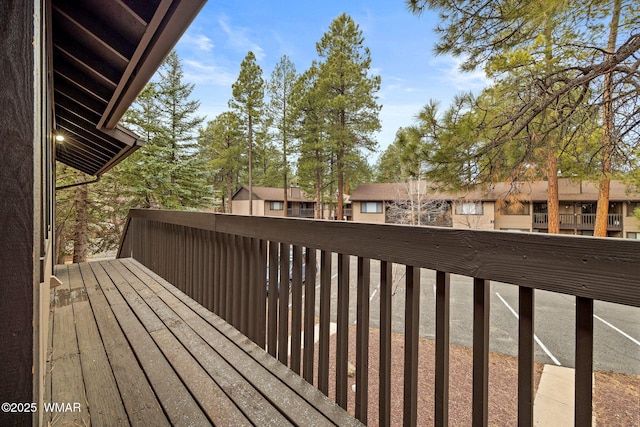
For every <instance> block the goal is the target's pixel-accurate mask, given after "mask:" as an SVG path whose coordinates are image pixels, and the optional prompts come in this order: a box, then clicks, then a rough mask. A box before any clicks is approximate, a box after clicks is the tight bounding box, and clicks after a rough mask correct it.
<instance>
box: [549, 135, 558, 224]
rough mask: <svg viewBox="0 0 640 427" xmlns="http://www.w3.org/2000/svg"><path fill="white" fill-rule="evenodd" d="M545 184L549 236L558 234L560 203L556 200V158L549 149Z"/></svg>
mask: <svg viewBox="0 0 640 427" xmlns="http://www.w3.org/2000/svg"><path fill="white" fill-rule="evenodd" d="M549 145H551V144H549ZM550 148H552V147H550ZM547 183H548V190H547V223H548V224H547V227H548V229H547V232H548V233H550V234H558V233H560V201H559V200H558V193H559V192H558V158H557V157H556V154H555V152H554V151H552V150H551V149H550V150H549V153H548V154H547Z"/></svg>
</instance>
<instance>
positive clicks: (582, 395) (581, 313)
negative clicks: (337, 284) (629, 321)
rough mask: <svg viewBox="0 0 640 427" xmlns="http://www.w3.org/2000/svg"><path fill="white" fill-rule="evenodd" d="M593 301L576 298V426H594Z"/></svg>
mask: <svg viewBox="0 0 640 427" xmlns="http://www.w3.org/2000/svg"><path fill="white" fill-rule="evenodd" d="M592 375H593V300H592V299H590V298H584V297H576V372H575V425H576V426H590V425H591V424H592V416H593V415H592V406H591V405H592V399H593V391H592V387H593V379H592Z"/></svg>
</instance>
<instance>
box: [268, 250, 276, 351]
mask: <svg viewBox="0 0 640 427" xmlns="http://www.w3.org/2000/svg"><path fill="white" fill-rule="evenodd" d="M268 256H269V279H268V280H269V292H268V294H267V322H268V326H267V328H268V331H267V340H268V345H267V348H268V350H269V354H271V355H272V356H273V357H276V356H277V354H278V349H277V346H278V291H277V286H278V243H277V242H273V241H270V242H269V255H268Z"/></svg>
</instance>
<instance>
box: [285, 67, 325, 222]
mask: <svg viewBox="0 0 640 427" xmlns="http://www.w3.org/2000/svg"><path fill="white" fill-rule="evenodd" d="M317 78H318V76H317V67H315V66H313V67H311V68H310V69H309V70H307V71H306V72H305V73H303V74H302V75H301V76H300V77H299V78H298V79H297V80H296V83H295V85H294V96H293V101H294V108H293V115H294V117H295V126H294V132H295V137H296V138H297V139H298V141H299V143H300V145H299V157H298V170H297V175H298V178H299V180H300V187H301V188H302V190H303V191H305V192H306V193H308V194H313V195H314V199H315V202H316V203H315V218H319V219H321V218H323V214H324V210H323V204H324V202H325V201H329V200H331V199H333V194H331V193H332V192H331V191H330V190H329V188H330V186H331V183H332V180H333V177H332V172H333V171H332V168H331V163H332V161H331V158H332V155H331V149H330V146H329V143H328V133H327V120H326V117H325V109H324V102H325V99H324V97H323V96H322V94H321V93H320V90H319V87H318V85H317Z"/></svg>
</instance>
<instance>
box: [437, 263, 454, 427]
mask: <svg viewBox="0 0 640 427" xmlns="http://www.w3.org/2000/svg"><path fill="white" fill-rule="evenodd" d="M450 295H451V286H450V275H449V273H445V272H442V271H438V272H436V366H435V368H436V373H435V374H436V375H435V376H436V381H435V425H436V426H447V425H449V314H450V311H449V305H450V300H451V298H450Z"/></svg>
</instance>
